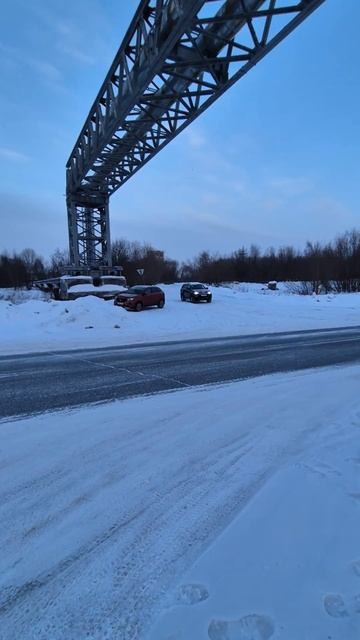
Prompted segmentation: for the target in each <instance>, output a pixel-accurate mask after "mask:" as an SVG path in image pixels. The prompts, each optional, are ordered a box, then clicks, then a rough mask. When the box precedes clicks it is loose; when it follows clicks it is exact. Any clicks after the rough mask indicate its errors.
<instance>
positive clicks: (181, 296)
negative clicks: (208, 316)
mask: <svg viewBox="0 0 360 640" xmlns="http://www.w3.org/2000/svg"><path fill="white" fill-rule="evenodd" d="M180 298H181V302H185V297H184V296H183V294H182V293H180Z"/></svg>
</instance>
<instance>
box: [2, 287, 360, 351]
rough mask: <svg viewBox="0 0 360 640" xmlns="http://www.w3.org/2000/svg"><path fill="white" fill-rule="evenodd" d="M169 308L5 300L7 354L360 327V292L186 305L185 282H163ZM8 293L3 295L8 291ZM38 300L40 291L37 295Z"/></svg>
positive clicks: (230, 296)
mask: <svg viewBox="0 0 360 640" xmlns="http://www.w3.org/2000/svg"><path fill="white" fill-rule="evenodd" d="M163 289H164V291H165V294H166V305H165V308H164V309H162V310H160V309H157V308H154V309H147V310H144V311H143V312H141V313H134V312H128V311H126V310H124V309H122V308H120V307H114V305H113V303H112V301H109V302H105V301H104V300H100V299H97V298H95V297H93V296H88V297H86V298H80V299H78V300H75V301H71V302H62V301H55V300H43V299H39V298H38V296H37V297H36V298H35V299H34V298H32V299H31V300H28V301H26V302H24V299H26V296H25V293H26V292H24V293H23V294H22V297H20V294H19V297H20V301H21V302H22V304H17V302H18V301H19V300H18V299H17V298H16V296H15V298H14V300H13V302H11V301H6V300H3V299H1V296H0V352H1V353H21V352H29V351H44V350H48V349H71V348H76V347H101V346H111V345H119V344H129V343H141V342H154V341H155V342H156V341H164V340H181V339H187V338H206V337H216V336H227V335H241V334H242V335H244V334H251V333H268V332H277V331H291V330H296V331H297V330H301V329H316V328H332V327H339V326H354V325H358V324H360V294H356V293H355V294H340V295H335V294H332V295H320V296H300V295H296V294H291V293H289V292H288V291H287V289H286V287H285V286H281V287H280V290H279V291H269V290H267V289H264V286H263V285H260V284H258V285H256V284H232V285H229V286H227V287H225V286H223V287H213V289H212V290H213V302H212V303H211V304H206V303H201V304H191V303H187V302H186V303H184V302H181V301H180V295H179V291H180V284H174V285H163ZM3 291H4V290H3ZM30 295H31V296H33V292H30Z"/></svg>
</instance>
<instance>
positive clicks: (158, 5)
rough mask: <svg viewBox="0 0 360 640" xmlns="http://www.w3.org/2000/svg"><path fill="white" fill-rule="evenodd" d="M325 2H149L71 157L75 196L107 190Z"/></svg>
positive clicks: (93, 198)
mask: <svg viewBox="0 0 360 640" xmlns="http://www.w3.org/2000/svg"><path fill="white" fill-rule="evenodd" d="M322 2H324V0H302V1H301V2H295V3H294V4H290V3H289V1H286V0H285V1H284V0H226V1H224V0H222V1H219V0H142V1H141V2H140V5H139V7H138V10H137V12H136V15H135V16H134V18H133V21H132V23H131V25H130V27H129V29H128V31H127V34H126V36H125V38H124V41H123V43H122V45H121V47H120V49H119V51H118V53H117V55H116V57H115V59H114V62H113V64H112V66H111V68H110V70H109V73H108V74H107V77H106V79H105V81H104V83H103V85H102V87H101V90H100V92H99V94H98V96H97V98H96V100H95V102H94V104H93V106H92V108H91V111H90V113H89V116H88V118H87V120H86V123H85V125H84V127H83V129H82V131H81V133H80V136H79V138H78V140H77V142H76V145H75V147H74V149H73V151H72V153H71V156H70V158H69V161H68V164H67V195H68V201H70V202H76V203H78V204H85V205H87V206H91V202H94V205H95V206H97V205H98V203H99V202H100V203H101V202H103V203H104V204H105V203H106V202H107V198H108V197H109V195H111V194H112V193H113V192H114V191H116V190H117V189H118V188H119V187H120V186H121V185H122V184H123V183H124V182H126V180H128V179H129V178H130V177H131V176H132V175H133V174H134V173H135V172H136V171H138V169H140V168H141V167H142V166H143V165H144V164H145V163H146V162H148V161H149V160H150V159H151V158H152V157H153V156H154V155H155V154H156V153H158V151H160V150H161V149H162V148H163V147H164V146H165V145H166V144H167V143H168V142H170V141H171V140H172V139H173V138H174V137H175V136H176V135H177V134H178V133H179V132H180V131H182V130H183V129H184V128H185V127H186V126H187V125H188V124H190V123H191V122H192V121H193V120H194V119H195V118H196V117H197V116H199V115H200V114H201V113H202V112H203V111H204V110H205V109H207V107H209V106H210V105H211V104H212V103H213V102H214V101H215V100H216V99H217V98H218V97H219V96H221V95H222V93H224V92H225V91H226V90H227V89H228V88H229V87H230V86H231V85H232V84H234V83H235V82H236V81H237V80H238V79H239V78H241V77H242V76H243V75H244V74H245V73H247V72H248V71H249V70H250V69H251V68H252V67H253V66H254V65H255V64H256V63H257V62H259V61H260V60H261V59H262V58H263V57H264V56H265V55H266V54H267V53H268V52H269V51H271V50H272V49H273V48H274V47H275V46H276V45H277V44H278V43H279V42H280V41H281V40H283V39H284V38H285V37H286V36H287V35H288V34H289V33H290V32H291V31H292V30H293V29H295V28H296V27H297V26H298V25H299V24H300V23H301V22H302V21H303V20H304V19H305V18H306V17H307V16H308V15H309V14H310V13H311V12H312V11H314V10H315V9H316V8H317V7H318V6H319V5H321V4H322Z"/></svg>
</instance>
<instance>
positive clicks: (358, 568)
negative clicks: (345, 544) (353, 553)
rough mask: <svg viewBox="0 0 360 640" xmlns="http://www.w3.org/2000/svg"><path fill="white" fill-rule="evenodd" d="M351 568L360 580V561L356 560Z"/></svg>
mask: <svg viewBox="0 0 360 640" xmlns="http://www.w3.org/2000/svg"><path fill="white" fill-rule="evenodd" d="M351 566H352V569H353V572H354V573H355V574H356V575H357V576H358V577H359V578H360V560H354V562H353V563H352V565H351Z"/></svg>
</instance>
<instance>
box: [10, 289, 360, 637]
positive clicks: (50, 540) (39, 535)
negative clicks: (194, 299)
mask: <svg viewBox="0 0 360 640" xmlns="http://www.w3.org/2000/svg"><path fill="white" fill-rule="evenodd" d="M225 295H226V293H225V292H224V296H225ZM228 295H230V296H231V295H233V294H232V293H231V292H229V294H228ZM238 295H239V296H240V294H238ZM241 295H242V294H241ZM244 296H245V298H246V295H245V294H244ZM263 298H264V300H265V299H267V297H266V298H265V296H264V297H262V296H259V299H260V300H263ZM234 299H237V298H236V295H234ZM242 299H243V297H241V300H242ZM269 299H270V300H271V304H272V305H273V304H274V305H275V299H273V298H269ZM278 299H279V300H281V296H279V297H278ZM355 299H356V298H355ZM248 300H249V298H248ZM29 304H30V303H29ZM31 304H33V303H31ZM104 304H105V303H104ZM175 304H177V303H175V301H174V303H173V305H174V306H173V308H174V309H176V307H175ZM259 304H262V303H259ZM290 304H291V303H290ZM294 304H295V303H294ZM296 304H297V302H296ZM306 304H309V305H310V304H312V301H311V300H310V301H308V302H306ZM313 304H314V305H316V301H314V302H313ZM322 304H325V303H322V302H321V303H319V305H322ZM331 304H332V303H331ZM336 304H338V303H337V301H336V300H335V305H336ZM178 306H179V308H181V309H182V308H184V311H181V313H184V314H187V313H195V314H201V313H207V312H208V311H209V306H208V305H207V306H204V307H201V308H198V307H195V308H194V307H192V306H190V305H183V307H182V306H181V305H180V304H179V305H178ZM171 307H172V305H171V303H170V304H169V309H171ZM239 307H240V303H239V304H238V308H239ZM329 307H330V303H329ZM50 308H52V305H51V306H50ZM309 308H310V307H309ZM315 308H316V307H315ZM320 308H321V306H320ZM111 309H113V308H112V307H111ZM214 309H216V305H215V304H214ZM116 311H117V310H116ZM153 313H154V315H155V314H156V316H157V315H159V316H160V315H161V314H162V312H157V311H156V312H149V314H146V313H145V312H144V314H138V315H135V314H134V316H130V314H129V322H132V321H133V318H135V322H138V320H137V318H140V321H141V318H142V317H146V316H147V315H149V317H152V315H153ZM220 314H221V311H220ZM175 316H176V313H175ZM125 317H126V316H125ZM127 322H128V321H127V320H126V323H127ZM126 326H127V324H126ZM359 385H360V367H359V366H349V367H342V368H340V367H336V368H333V369H324V370H318V371H304V372H300V373H292V374H287V375H283V374H281V375H274V376H267V377H263V378H258V379H252V380H247V381H242V382H237V383H232V384H229V385H223V386H220V387H212V388H197V389H190V390H184V391H177V392H174V393H168V394H160V395H157V396H151V397H141V398H137V399H133V400H126V401H123V402H114V403H111V404H107V405H101V406H98V407H89V408H85V409H81V410H72V411H67V412H59V413H54V414H43V415H41V416H36V417H30V418H27V419H22V420H18V421H12V422H7V423H6V422H3V423H0V435H1V451H0V522H1V527H0V638H1V640H19V638H21V640H40V639H41V640H50V639H51V640H60V639H61V640H64V638H66V639H67V640H85V638H87V639H90V640H104V639H107V640H209V639H210V640H267V639H268V638H272V639H273V640H289V639H291V640H330V639H331V640H358V638H359V637H360V537H359V530H360V482H359V480H360V473H359V470H360V437H359V436H360V402H359Z"/></svg>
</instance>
